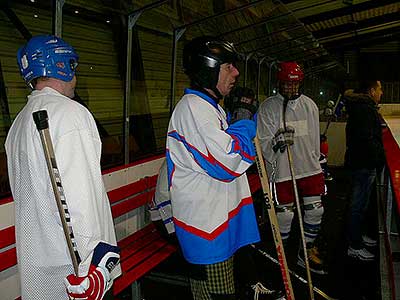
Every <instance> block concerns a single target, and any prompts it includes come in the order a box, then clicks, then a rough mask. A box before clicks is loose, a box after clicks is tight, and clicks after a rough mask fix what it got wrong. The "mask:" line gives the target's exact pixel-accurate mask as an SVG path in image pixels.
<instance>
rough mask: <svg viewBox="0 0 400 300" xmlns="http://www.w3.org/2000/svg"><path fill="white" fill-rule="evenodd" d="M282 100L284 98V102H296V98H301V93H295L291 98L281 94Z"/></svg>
mask: <svg viewBox="0 0 400 300" xmlns="http://www.w3.org/2000/svg"><path fill="white" fill-rule="evenodd" d="M281 95H282V97H283V98H285V101H290V100H296V99H297V98H299V97H300V96H301V93H297V94H294V95H292V96H291V97H288V96H287V95H283V94H281Z"/></svg>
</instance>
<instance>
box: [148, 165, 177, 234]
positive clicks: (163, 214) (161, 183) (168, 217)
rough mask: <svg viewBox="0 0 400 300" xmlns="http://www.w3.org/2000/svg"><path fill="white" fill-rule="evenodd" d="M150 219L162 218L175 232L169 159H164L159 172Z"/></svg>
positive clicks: (171, 231) (169, 229)
mask: <svg viewBox="0 0 400 300" xmlns="http://www.w3.org/2000/svg"><path fill="white" fill-rule="evenodd" d="M149 206H150V209H149V211H150V219H151V220H152V221H159V220H162V221H163V223H164V226H165V229H166V230H167V232H168V233H169V234H171V233H174V232H175V225H174V222H173V220H172V217H173V216H172V205H171V197H170V196H169V186H168V171H167V161H166V160H164V161H163V163H162V165H161V168H160V171H159V172H158V178H157V185H156V191H155V193H154V196H153V199H151V202H150V205H149Z"/></svg>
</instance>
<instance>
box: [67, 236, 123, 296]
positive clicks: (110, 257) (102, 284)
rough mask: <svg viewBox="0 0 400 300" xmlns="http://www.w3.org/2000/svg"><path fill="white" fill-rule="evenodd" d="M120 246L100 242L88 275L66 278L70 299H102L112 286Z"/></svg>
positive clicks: (95, 250) (72, 275) (94, 252)
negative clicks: (112, 272) (112, 276)
mask: <svg viewBox="0 0 400 300" xmlns="http://www.w3.org/2000/svg"><path fill="white" fill-rule="evenodd" d="M119 252H120V250H119V248H118V247H117V246H113V245H110V244H106V243H103V242H100V243H98V244H97V246H96V248H95V249H94V251H93V257H92V261H91V263H90V267H89V271H88V274H87V276H85V277H78V276H75V275H74V274H71V275H69V276H68V277H67V278H66V279H65V286H66V288H67V294H68V297H69V299H71V300H73V299H77V300H78V299H79V300H81V299H82V300H102V299H103V297H104V295H105V293H106V292H107V291H108V290H109V289H110V287H111V286H112V278H111V275H110V273H111V271H112V270H113V269H114V267H115V266H116V265H117V264H118V263H119V258H120V256H119Z"/></svg>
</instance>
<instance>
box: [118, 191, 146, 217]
mask: <svg viewBox="0 0 400 300" xmlns="http://www.w3.org/2000/svg"><path fill="white" fill-rule="evenodd" d="M153 195H154V190H152V191H149V192H147V193H143V194H139V195H137V196H135V197H133V198H130V199H127V200H125V201H123V202H121V203H117V204H115V205H113V206H111V212H112V216H113V218H114V219H115V218H117V217H119V216H122V215H123V214H126V213H127V212H130V211H132V210H134V209H136V208H138V207H140V206H143V205H145V204H146V203H148V202H150V200H151V198H152V197H153Z"/></svg>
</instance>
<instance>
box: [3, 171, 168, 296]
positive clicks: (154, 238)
mask: <svg viewBox="0 0 400 300" xmlns="http://www.w3.org/2000/svg"><path fill="white" fill-rule="evenodd" d="M156 181H157V175H155V176H152V177H146V178H144V179H141V180H139V181H137V182H135V183H132V184H128V185H126V186H123V187H120V188H117V189H114V190H112V191H110V192H108V196H109V199H110V203H111V205H112V206H111V211H112V215H113V218H114V219H115V218H117V217H120V216H122V215H124V214H126V213H129V212H131V211H134V210H135V209H137V208H139V207H142V206H145V205H146V204H147V203H148V202H149V201H150V200H151V198H152V196H153V194H154V190H155V185H156ZM7 202H12V199H11V198H8V199H3V200H2V204H5V203H7ZM118 245H119V246H120V248H121V266H122V276H120V277H119V278H117V279H116V280H115V282H114V295H117V294H119V293H120V292H121V291H123V290H124V289H125V288H127V287H129V286H130V285H131V284H132V283H133V282H135V281H136V280H137V279H139V278H140V277H142V276H143V275H144V274H146V273H147V272H149V271H150V270H151V269H153V268H154V267H155V266H157V265H158V264H159V263H161V262H162V261H164V260H165V259H166V258H168V257H169V256H170V255H171V254H173V253H174V252H175V251H176V247H175V246H173V245H171V244H168V243H167V242H166V241H165V240H164V239H163V238H162V237H161V235H160V234H159V233H158V231H157V230H156V228H155V226H154V225H153V224H152V223H150V224H148V225H146V226H145V227H143V228H141V229H139V230H137V231H136V232H134V233H132V234H130V235H129V236H127V237H125V238H123V239H122V240H120V241H119V242H118ZM16 264H17V256H16V248H15V229H14V226H10V227H8V228H6V229H3V230H0V272H2V271H4V270H7V269H8V268H11V267H13V266H15V265H16Z"/></svg>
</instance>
